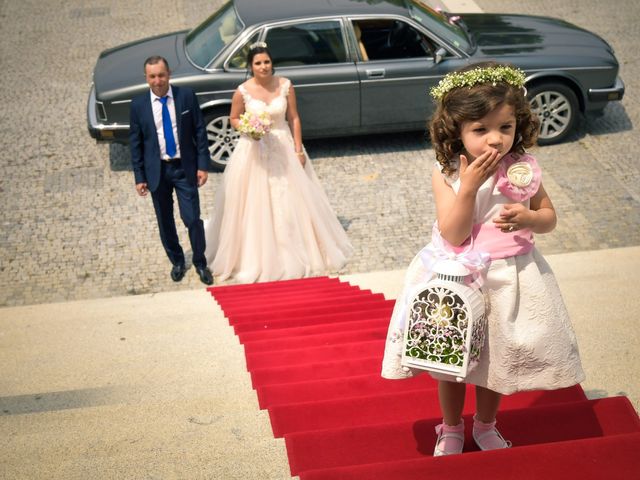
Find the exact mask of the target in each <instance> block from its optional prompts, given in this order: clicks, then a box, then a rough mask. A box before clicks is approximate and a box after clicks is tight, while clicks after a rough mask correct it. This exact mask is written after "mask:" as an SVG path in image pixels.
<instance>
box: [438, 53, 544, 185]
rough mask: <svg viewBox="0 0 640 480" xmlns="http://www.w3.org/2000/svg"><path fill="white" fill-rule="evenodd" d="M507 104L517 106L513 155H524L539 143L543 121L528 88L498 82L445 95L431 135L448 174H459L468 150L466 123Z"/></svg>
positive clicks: (469, 67) (515, 109)
mask: <svg viewBox="0 0 640 480" xmlns="http://www.w3.org/2000/svg"><path fill="white" fill-rule="evenodd" d="M498 65H501V64H499V63H496V62H482V63H476V64H473V65H469V66H467V67H465V68H462V69H460V70H459V71H460V72H464V71H467V70H471V69H474V68H479V67H480V68H484V67H492V66H498ZM504 104H506V105H511V106H512V107H513V109H514V112H515V117H516V131H515V139H514V142H513V146H512V147H511V150H510V152H515V153H520V154H522V153H524V152H525V149H527V148H529V147H531V146H533V145H534V144H535V142H536V139H537V138H538V131H539V128H540V121H539V120H538V117H537V115H535V114H534V113H533V112H532V111H531V107H530V105H529V101H528V100H527V98H526V97H525V91H524V89H522V88H519V87H514V86H513V85H509V84H508V83H504V82H498V83H496V84H491V83H482V84H478V85H474V86H473V87H459V88H454V89H452V90H450V91H448V92H447V93H445V94H444V96H443V97H442V98H441V99H440V101H439V102H438V106H437V108H436V111H435V112H434V114H433V116H432V117H431V120H430V122H429V133H430V135H431V144H432V145H433V149H434V150H435V153H436V160H437V161H438V163H439V164H440V165H441V166H442V172H443V173H444V174H445V175H448V176H450V175H452V174H453V173H455V171H456V162H455V159H456V157H457V156H458V155H459V154H460V153H461V152H462V151H463V150H464V146H463V145H462V140H461V138H460V136H461V132H462V124H463V123H464V122H473V121H476V120H479V119H481V118H483V117H484V116H486V115H488V114H489V113H491V112H492V111H493V110H495V109H496V108H498V107H500V106H501V105H504Z"/></svg>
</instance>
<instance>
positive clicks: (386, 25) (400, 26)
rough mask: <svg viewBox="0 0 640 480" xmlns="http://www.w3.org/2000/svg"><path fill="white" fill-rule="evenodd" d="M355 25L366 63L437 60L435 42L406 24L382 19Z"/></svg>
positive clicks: (355, 23)
mask: <svg viewBox="0 0 640 480" xmlns="http://www.w3.org/2000/svg"><path fill="white" fill-rule="evenodd" d="M353 25H354V32H355V34H356V39H357V41H358V47H359V49H360V52H361V57H362V59H363V60H390V59H403V58H424V57H429V58H433V55H434V51H435V48H434V46H433V43H432V42H431V41H430V40H429V39H428V38H427V37H426V36H425V35H423V34H422V33H421V32H419V31H418V30H416V29H415V28H413V27H412V26H411V25H409V24H407V23H406V22H402V21H400V20H392V19H385V18H378V19H372V20H358V21H354V22H353Z"/></svg>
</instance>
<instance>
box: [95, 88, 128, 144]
mask: <svg viewBox="0 0 640 480" xmlns="http://www.w3.org/2000/svg"><path fill="white" fill-rule="evenodd" d="M99 107H101V104H99V102H98V101H97V100H96V89H95V87H94V86H93V85H91V91H90V92H89V99H88V100H87V129H88V130H89V135H91V137H92V138H95V139H96V141H98V142H127V141H128V140H129V125H124V124H121V123H105V122H103V121H101V119H99V118H98V108H99Z"/></svg>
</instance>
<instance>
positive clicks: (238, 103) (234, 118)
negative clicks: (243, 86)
mask: <svg viewBox="0 0 640 480" xmlns="http://www.w3.org/2000/svg"><path fill="white" fill-rule="evenodd" d="M243 113H244V99H243V98H242V93H240V90H238V89H236V91H235V92H234V93H233V98H232V99H231V113H230V114H229V116H230V117H231V126H232V127H233V128H238V123H240V115H242V114H243Z"/></svg>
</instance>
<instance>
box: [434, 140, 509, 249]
mask: <svg viewBox="0 0 640 480" xmlns="http://www.w3.org/2000/svg"><path fill="white" fill-rule="evenodd" d="M499 164H500V156H499V155H498V152H497V151H496V150H490V151H487V152H485V153H483V154H482V155H480V156H479V157H477V158H476V159H475V160H474V161H473V162H472V163H471V164H470V165H469V164H468V162H467V158H466V157H465V156H464V155H460V167H459V168H460V188H459V189H458V193H457V194H456V193H455V192H454V191H453V188H452V187H451V186H450V185H449V184H447V182H445V180H444V177H443V176H442V173H440V170H439V169H438V168H437V167H435V168H434V170H433V175H432V180H431V184H432V187H433V194H434V198H435V201H436V214H437V217H438V228H439V229H440V233H441V235H442V237H443V238H444V239H445V240H446V241H447V242H449V243H450V244H452V245H454V246H459V245H461V244H462V243H463V242H464V241H465V240H466V239H467V238H469V235H471V230H472V228H473V213H474V210H475V204H476V194H477V193H478V189H479V188H480V187H481V186H482V184H483V183H484V182H485V181H486V180H487V179H488V178H489V177H491V176H492V175H493V174H494V173H495V171H496V169H497V168H498V165H499Z"/></svg>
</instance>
